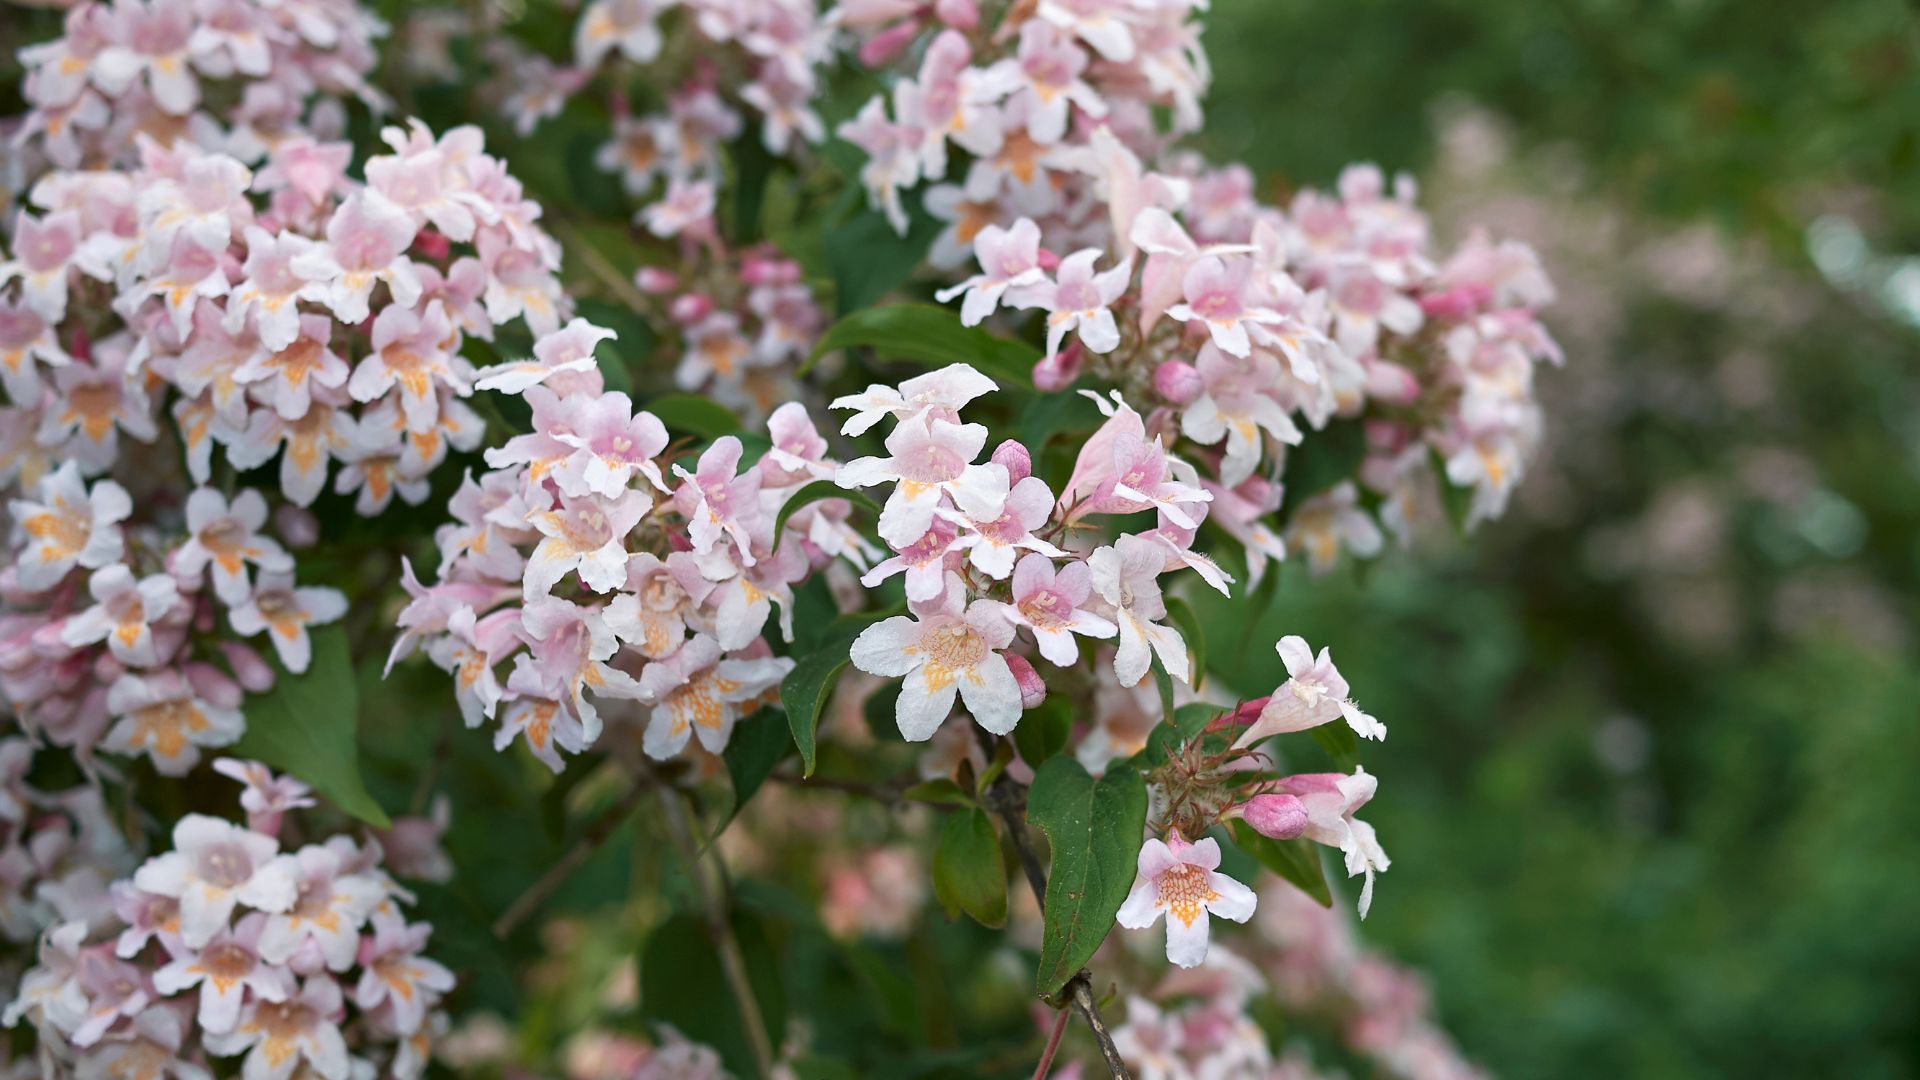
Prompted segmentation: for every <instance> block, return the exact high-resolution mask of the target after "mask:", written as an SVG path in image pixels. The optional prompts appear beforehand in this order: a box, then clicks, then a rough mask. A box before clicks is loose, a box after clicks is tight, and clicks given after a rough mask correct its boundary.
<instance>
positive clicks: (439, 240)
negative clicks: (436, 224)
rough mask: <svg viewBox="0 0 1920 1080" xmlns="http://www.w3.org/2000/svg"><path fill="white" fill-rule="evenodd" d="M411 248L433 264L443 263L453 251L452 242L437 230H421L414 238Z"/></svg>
mask: <svg viewBox="0 0 1920 1080" xmlns="http://www.w3.org/2000/svg"><path fill="white" fill-rule="evenodd" d="M413 248H414V250H415V251H418V252H419V253H420V254H422V255H425V256H426V257H427V258H428V259H430V260H432V261H433V262H445V261H446V259H447V254H448V253H449V252H451V251H452V250H453V242H452V241H450V240H448V239H447V238H446V237H445V236H444V235H442V234H441V232H440V230H438V229H421V230H420V235H418V236H416V237H415V238H414V241H413Z"/></svg>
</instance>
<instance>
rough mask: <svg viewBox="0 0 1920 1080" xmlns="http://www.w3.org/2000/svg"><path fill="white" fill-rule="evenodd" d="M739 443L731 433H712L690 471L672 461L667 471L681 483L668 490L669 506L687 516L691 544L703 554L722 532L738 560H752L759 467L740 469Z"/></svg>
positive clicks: (757, 518)
mask: <svg viewBox="0 0 1920 1080" xmlns="http://www.w3.org/2000/svg"><path fill="white" fill-rule="evenodd" d="M742 452H743V447H742V446H741V445H740V440H739V439H738V438H735V437H734V436H732V435H723V436H721V437H720V438H718V439H715V440H714V442H713V445H712V446H710V447H708V448H707V450H706V452H705V453H703V454H701V455H700V460H699V462H698V464H697V465H696V466H695V469H694V471H693V472H691V473H689V472H688V471H687V470H686V469H685V468H683V467H682V466H680V465H678V464H675V465H674V466H673V474H674V475H675V476H678V477H679V478H680V479H681V481H682V483H681V485H680V487H679V488H678V489H677V490H676V491H675V492H674V496H673V504H674V508H675V509H677V510H679V511H680V513H681V514H682V515H683V516H685V517H686V519H687V534H688V536H689V537H691V538H692V540H693V550H694V551H696V552H698V553H700V554H706V553H707V552H710V551H712V550H713V548H714V545H715V544H718V543H720V542H721V539H722V538H723V537H724V538H726V539H728V540H730V541H732V543H733V546H734V549H735V550H736V551H737V552H738V553H739V556H740V564H741V565H742V566H752V565H753V564H754V556H753V538H752V533H753V530H754V529H755V528H757V527H758V526H759V525H760V523H761V517H762V514H761V510H760V473H759V470H757V469H748V470H747V471H745V472H741V471H740V455H741V453H742Z"/></svg>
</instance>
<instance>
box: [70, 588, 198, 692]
mask: <svg viewBox="0 0 1920 1080" xmlns="http://www.w3.org/2000/svg"><path fill="white" fill-rule="evenodd" d="M87 589H88V591H89V592H91V593H92V594H93V599H94V605H93V606H92V607H90V608H87V609H86V610H85V611H82V612H80V613H79V614H76V615H73V616H71V617H69V618H68V619H67V621H66V625H64V626H62V627H61V628H60V641H61V643H63V644H65V645H67V646H69V647H72V648H81V647H84V646H87V645H93V644H96V643H98V642H101V641H105V642H106V643H107V651H108V652H110V653H112V654H113V657H114V659H116V660H118V661H120V662H121V663H123V664H126V665H128V666H129V667H150V666H152V665H153V664H154V663H156V662H157V661H158V659H159V654H158V652H157V650H156V649H155V648H154V642H153V625H152V624H153V623H155V622H157V621H159V620H160V619H161V618H163V617H165V615H166V614H167V612H169V611H171V610H173V606H174V604H175V603H176V602H178V601H179V599H180V588H179V585H178V584H177V583H176V582H175V581H174V580H173V578H172V577H171V576H169V575H167V574H154V575H152V576H150V577H147V578H143V579H140V580H135V579H134V576H133V571H131V570H129V569H127V568H126V567H125V566H124V565H122V564H120V563H115V564H113V565H112V566H106V567H102V568H101V569H99V570H96V571H94V573H93V577H92V578H91V579H90V580H89V581H88V582H87Z"/></svg>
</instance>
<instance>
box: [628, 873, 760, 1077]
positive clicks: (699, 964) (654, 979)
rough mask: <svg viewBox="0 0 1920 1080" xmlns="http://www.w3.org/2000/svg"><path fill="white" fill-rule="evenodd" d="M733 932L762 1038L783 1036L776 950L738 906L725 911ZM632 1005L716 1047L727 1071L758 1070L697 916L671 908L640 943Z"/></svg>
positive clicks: (744, 1073) (716, 957) (751, 1073)
mask: <svg viewBox="0 0 1920 1080" xmlns="http://www.w3.org/2000/svg"><path fill="white" fill-rule="evenodd" d="M731 922H732V925H733V936H734V938H735V940H736V941H738V942H739V945H740V954H741V959H742V960H743V961H744V962H745V964H746V969H747V982H748V984H749V985H750V986H751V987H752V988H753V996H754V1000H755V1001H756V1002H757V1003H758V1004H759V1006H760V1016H761V1019H762V1020H763V1021H764V1022H765V1024H766V1026H767V1038H768V1040H770V1041H771V1042H772V1043H773V1045H775V1046H779V1045H780V1044H781V1043H782V1041H783V1040H784V1039H785V1037H786V1029H787V997H786V991H785V990H784V988H783V987H782V983H781V979H780V966H779V956H778V954H777V953H775V952H774V949H773V946H772V945H771V944H770V943H769V941H768V938H767V933H766V931H765V930H764V929H763V928H762V927H761V924H760V921H759V919H757V918H755V917H754V916H753V914H752V913H750V912H747V911H745V910H735V911H734V912H733V913H732V917H731ZM640 1012H641V1014H642V1015H643V1016H644V1017H645V1018H646V1019H648V1020H651V1021H655V1022H665V1023H669V1024H672V1025H673V1026H674V1027H676V1028H678V1029H680V1032H681V1033H682V1034H684V1035H686V1036H687V1037H688V1038H689V1039H692V1040H694V1041H695V1042H703V1043H706V1044H707V1045H709V1046H711V1047H713V1048H714V1049H715V1050H718V1051H719V1052H720V1057H721V1058H722V1059H723V1060H724V1061H725V1062H726V1066H727V1069H728V1071H729V1072H731V1073H733V1074H734V1075H735V1076H742V1077H751V1076H756V1075H758V1074H757V1073H756V1072H755V1070H754V1062H753V1051H752V1048H751V1046H750V1044H749V1043H748V1041H747V1036H746V1028H745V1026H744V1021H743V1019H742V1018H741V1016H740V1009H739V1006H738V1005H736V1004H735V1003H734V998H733V994H732V992H731V991H730V990H729V989H728V986H727V981H726V977H725V975H723V974H722V969H721V966H720V957H719V953H718V950H716V949H715V948H714V946H713V939H712V938H711V937H710V936H709V934H708V931H707V926H706V922H705V920H703V919H701V918H698V917H696V916H694V915H691V914H681V915H675V916H673V917H672V918H670V919H668V920H667V921H666V922H664V923H661V924H660V925H659V926H658V927H657V928H655V929H654V931H653V933H651V934H649V935H647V942H646V944H645V945H644V946H643V947H642V948H641V950H640Z"/></svg>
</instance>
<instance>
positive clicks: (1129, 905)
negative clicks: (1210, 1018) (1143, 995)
mask: <svg viewBox="0 0 1920 1080" xmlns="http://www.w3.org/2000/svg"><path fill="white" fill-rule="evenodd" d="M1258 902H1259V898H1258V897H1256V896H1255V895H1254V893H1253V890H1252V889H1249V888H1247V887H1246V886H1245V885H1242V884H1241V883H1240V882H1238V881H1235V880H1233V879H1232V878H1230V877H1228V876H1227V875H1225V874H1222V873H1220V843H1219V841H1217V840H1215V839H1213V838H1212V837H1210V836H1209V837H1206V838H1204V839H1202V840H1201V841H1200V842H1199V843H1197V844H1189V843H1187V842H1186V841H1185V840H1184V839H1182V838H1181V837H1180V834H1178V833H1174V834H1172V835H1170V836H1169V837H1168V838H1167V839H1166V840H1165V841H1161V840H1156V839H1152V838H1149V839H1148V840H1147V842H1146V843H1145V844H1143V845H1141V847H1140V858H1139V862H1138V873H1137V874H1136V875H1135V877H1134V879H1133V889H1132V891H1130V892H1128V893H1127V899H1126V901H1125V902H1124V903H1122V904H1121V905H1120V911H1119V914H1118V915H1116V916H1115V921H1117V922H1118V923H1119V924H1120V925H1121V926H1124V927H1126V928H1127V929H1129V930H1144V929H1146V928H1147V927H1149V926H1152V925H1153V924H1154V921H1155V920H1157V919H1158V918H1160V915H1161V913H1162V912H1164V913H1165V914H1166V916H1167V959H1168V960H1170V961H1172V962H1173V963H1174V964H1177V965H1178V966H1180V967H1183V968H1190V967H1197V966H1199V964H1200V962H1201V961H1202V960H1205V959H1206V958H1207V939H1208V936H1209V926H1208V922H1209V920H1210V918H1211V917H1212V916H1215V915H1218V916H1220V917H1221V918H1223V919H1230V920H1232V921H1234V922H1239V923H1243V922H1246V921H1247V920H1248V919H1250V918H1252V917H1253V909H1254V907H1255V905H1256V904H1257V903H1258Z"/></svg>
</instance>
